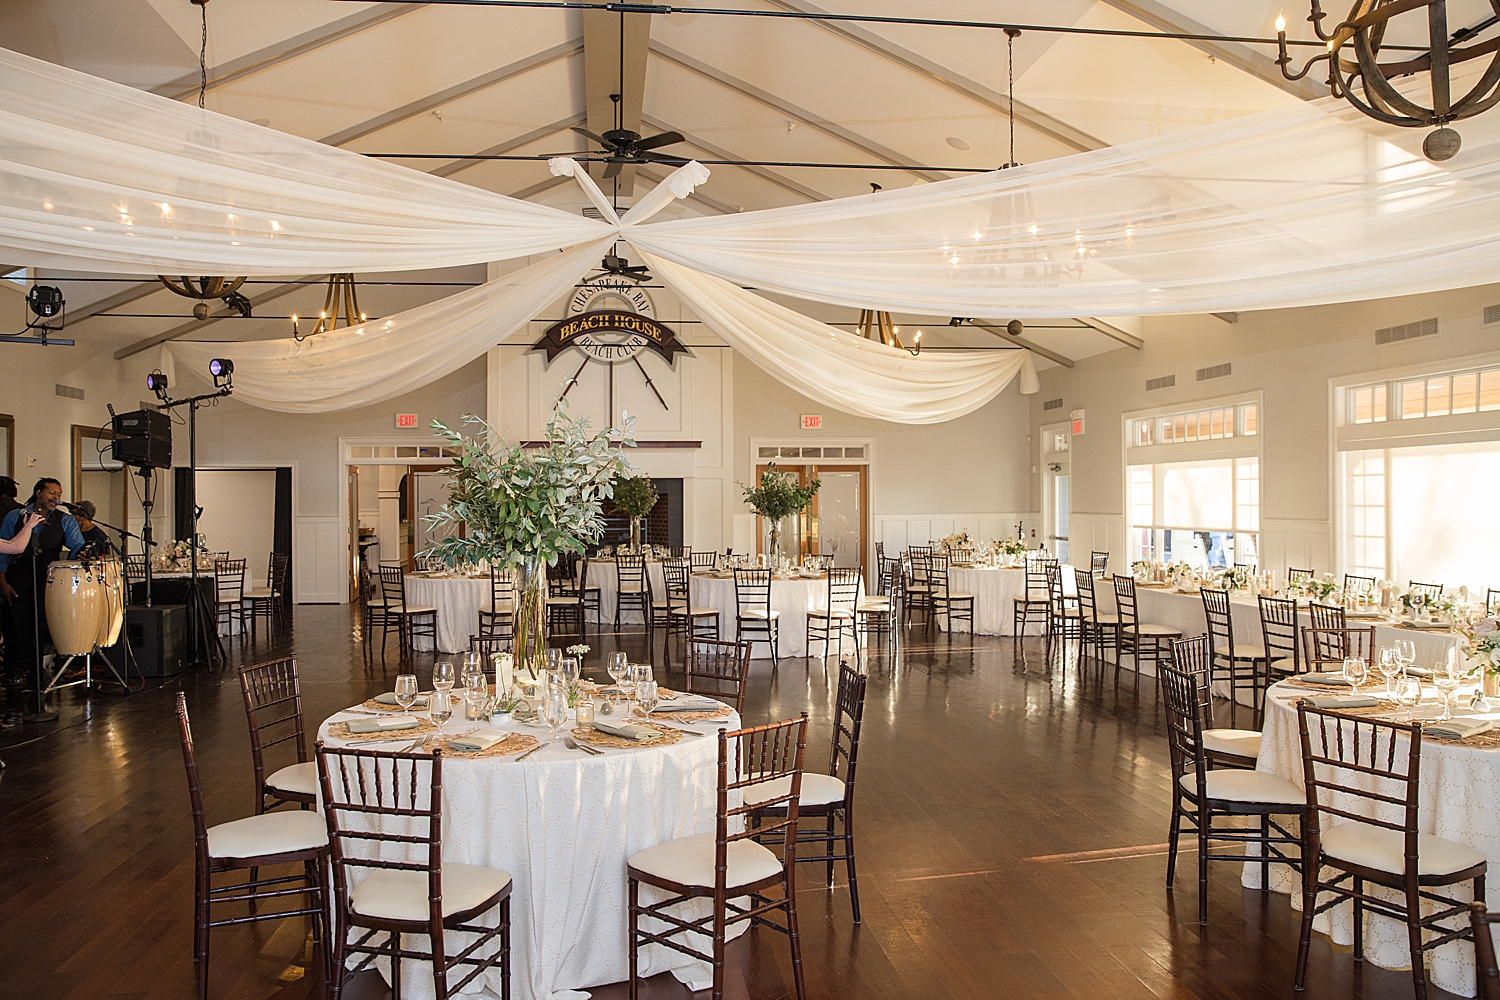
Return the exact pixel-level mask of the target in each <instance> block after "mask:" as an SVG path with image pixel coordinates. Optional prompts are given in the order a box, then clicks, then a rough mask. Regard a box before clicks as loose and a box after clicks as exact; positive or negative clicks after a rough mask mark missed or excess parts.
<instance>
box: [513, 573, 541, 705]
mask: <svg viewBox="0 0 1500 1000" xmlns="http://www.w3.org/2000/svg"><path fill="white" fill-rule="evenodd" d="M515 600H516V605H515V608H516V612H515V613H516V617H515V651H516V652H515V656H516V666H517V667H518V668H520V669H523V670H525V671H526V672H527V673H528V674H530V675H531V676H532V677H536V676H537V675H538V674H540V673H541V671H542V670H543V669H544V667H545V665H546V660H547V619H546V615H547V566H546V564H545V563H544V562H542V560H540V559H526V560H524V561H522V562H521V564H520V565H519V566H517V567H516V598H515Z"/></svg>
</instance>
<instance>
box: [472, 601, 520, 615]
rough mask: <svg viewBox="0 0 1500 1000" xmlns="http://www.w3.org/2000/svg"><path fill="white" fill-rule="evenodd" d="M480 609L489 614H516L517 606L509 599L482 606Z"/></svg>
mask: <svg viewBox="0 0 1500 1000" xmlns="http://www.w3.org/2000/svg"><path fill="white" fill-rule="evenodd" d="M479 610H480V611H483V612H484V613H485V614H487V615H512V614H515V607H514V605H512V604H511V603H510V602H509V601H501V602H500V603H499V604H493V603H492V604H490V605H488V606H487V607H483V608H480V609H479Z"/></svg>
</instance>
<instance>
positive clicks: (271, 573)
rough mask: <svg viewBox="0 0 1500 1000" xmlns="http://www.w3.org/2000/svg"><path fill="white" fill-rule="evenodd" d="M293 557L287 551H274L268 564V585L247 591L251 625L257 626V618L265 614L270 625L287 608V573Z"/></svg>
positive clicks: (252, 626)
mask: <svg viewBox="0 0 1500 1000" xmlns="http://www.w3.org/2000/svg"><path fill="white" fill-rule="evenodd" d="M290 565H291V559H290V557H288V556H287V554H286V553H285V552H272V553H271V558H270V559H269V560H267V565H266V585H265V586H264V587H255V588H253V589H251V590H247V591H245V600H247V601H249V602H250V627H251V628H252V629H253V628H255V619H256V618H258V617H260V616H261V615H264V616H265V618H266V625H267V627H269V626H270V625H271V624H272V623H273V622H274V621H276V620H279V619H280V618H281V617H282V615H283V613H284V612H285V610H286V603H287V602H286V574H287V567H288V566H290Z"/></svg>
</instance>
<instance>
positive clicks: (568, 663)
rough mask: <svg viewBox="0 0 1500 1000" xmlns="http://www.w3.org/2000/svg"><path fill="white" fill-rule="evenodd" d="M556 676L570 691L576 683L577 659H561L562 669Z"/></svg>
mask: <svg viewBox="0 0 1500 1000" xmlns="http://www.w3.org/2000/svg"><path fill="white" fill-rule="evenodd" d="M557 674H558V676H559V677H561V678H562V682H563V684H564V685H566V686H567V687H568V688H570V689H571V688H572V687H573V685H574V684H576V683H577V682H578V660H577V658H576V657H572V656H564V657H563V658H562V668H561V669H560V670H558V672H557Z"/></svg>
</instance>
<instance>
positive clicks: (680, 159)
mask: <svg viewBox="0 0 1500 1000" xmlns="http://www.w3.org/2000/svg"><path fill="white" fill-rule="evenodd" d="M640 158H641V159H643V160H649V161H652V162H655V163H676V164H679V165H680V164H683V163H687V162H688V161H689V160H691V159H692V157H691V156H682V155H680V154H678V155H674V154H672V153H653V152H651V151H650V150H649V149H647V150H642V151H641V153H640Z"/></svg>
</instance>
